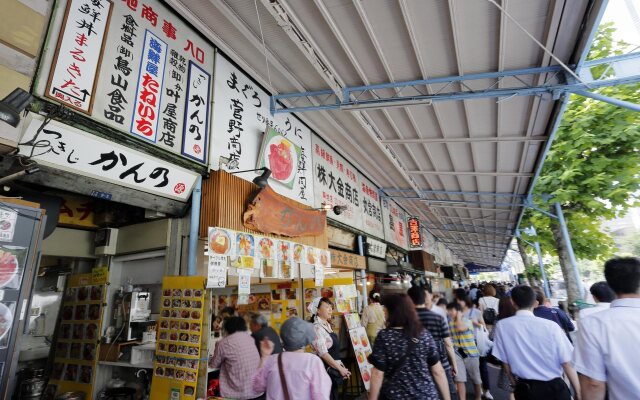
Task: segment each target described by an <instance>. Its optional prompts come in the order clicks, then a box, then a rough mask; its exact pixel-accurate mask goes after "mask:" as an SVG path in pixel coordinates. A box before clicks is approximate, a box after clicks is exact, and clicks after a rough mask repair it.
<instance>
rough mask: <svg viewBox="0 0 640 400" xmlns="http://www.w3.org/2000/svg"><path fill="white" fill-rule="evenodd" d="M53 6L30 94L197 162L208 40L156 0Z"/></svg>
mask: <svg viewBox="0 0 640 400" xmlns="http://www.w3.org/2000/svg"><path fill="white" fill-rule="evenodd" d="M56 6H57V7H56V10H55V11H54V16H53V21H52V25H51V29H50V32H49V37H48V43H50V44H51V48H52V49H55V51H51V52H45V53H44V56H43V61H42V68H41V72H40V76H39V80H38V85H37V88H36V93H38V94H39V95H44V96H47V97H49V98H51V99H52V100H55V101H57V102H59V103H61V104H63V105H65V106H67V107H71V108H73V109H75V110H77V111H79V112H82V113H85V114H87V115H88V116H89V117H90V118H92V119H95V120H97V121H99V122H101V123H103V124H106V125H108V126H110V127H112V128H115V129H118V130H120V131H123V132H126V133H127V134H129V135H132V136H135V137H137V138H140V139H142V140H145V141H148V142H150V143H153V144H154V145H157V146H160V147H162V148H164V149H166V150H169V151H172V152H174V153H177V154H181V155H183V156H185V157H188V158H191V159H193V160H194V161H197V162H199V163H202V164H205V163H206V162H207V151H208V147H209V135H210V120H211V112H210V109H211V106H210V105H211V90H212V87H213V57H214V49H213V46H212V45H211V44H209V43H208V42H207V41H206V40H205V39H203V38H202V37H201V36H200V35H199V34H198V33H197V32H196V31H195V30H194V29H193V28H191V27H190V26H189V25H187V24H186V23H185V22H183V21H182V19H180V18H179V17H178V16H177V15H175V14H174V13H173V12H172V11H171V10H169V9H168V8H167V7H166V6H165V5H163V2H161V1H159V0H136V1H130V0H128V1H121V0H66V1H64V0H62V1H59V2H56ZM56 44H57V45H56Z"/></svg>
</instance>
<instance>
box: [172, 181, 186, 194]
mask: <svg viewBox="0 0 640 400" xmlns="http://www.w3.org/2000/svg"><path fill="white" fill-rule="evenodd" d="M185 190H187V187H186V186H185V185H184V183H182V182H180V183H178V184H176V185H175V186H174V187H173V191H174V192H175V193H176V194H182V193H184V191H185Z"/></svg>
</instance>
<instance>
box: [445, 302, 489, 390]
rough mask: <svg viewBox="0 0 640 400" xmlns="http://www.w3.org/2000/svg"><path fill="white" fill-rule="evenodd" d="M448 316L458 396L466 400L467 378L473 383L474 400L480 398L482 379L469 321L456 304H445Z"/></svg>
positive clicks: (478, 357)
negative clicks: (454, 354) (453, 350)
mask: <svg viewBox="0 0 640 400" xmlns="http://www.w3.org/2000/svg"><path fill="white" fill-rule="evenodd" d="M447 314H448V315H449V319H450V322H449V330H450V331H451V338H452V339H453V347H454V349H455V353H456V367H457V368H456V369H457V371H458V373H457V375H456V377H455V380H456V386H457V387H458V395H459V396H460V398H461V399H466V398H467V397H466V395H467V389H466V383H467V376H468V377H469V379H471V382H472V383H473V388H474V391H475V397H474V399H475V400H480V399H481V398H482V379H481V378H480V353H479V352H478V347H477V346H476V340H475V338H474V336H473V325H472V323H471V321H469V320H468V319H465V318H464V315H463V312H462V307H460V304H458V303H457V302H455V301H454V302H452V303H449V304H447Z"/></svg>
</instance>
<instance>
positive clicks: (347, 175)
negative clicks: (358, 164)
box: [313, 135, 363, 230]
mask: <svg viewBox="0 0 640 400" xmlns="http://www.w3.org/2000/svg"><path fill="white" fill-rule="evenodd" d="M358 175H359V174H358V172H357V171H356V169H355V168H354V167H353V166H352V165H351V164H349V163H348V162H347V161H346V160H345V159H344V158H342V157H341V156H340V155H339V154H338V153H337V152H336V151H334V150H333V149H332V148H331V147H329V146H328V145H327V144H326V143H325V142H324V141H323V140H322V139H320V138H319V137H318V136H317V135H313V178H314V180H313V181H314V192H315V197H316V207H318V208H319V207H321V206H322V203H324V204H329V205H331V206H346V209H345V210H344V211H343V212H342V213H341V214H340V215H336V214H335V213H334V212H333V211H329V212H328V213H327V217H329V218H331V219H334V220H336V221H339V222H342V223H343V224H345V225H348V226H350V227H352V228H355V229H360V230H362V225H363V223H362V218H363V212H362V200H363V198H362V193H361V191H360V190H361V185H360V179H359V176H358Z"/></svg>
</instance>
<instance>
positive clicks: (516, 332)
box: [492, 285, 580, 400]
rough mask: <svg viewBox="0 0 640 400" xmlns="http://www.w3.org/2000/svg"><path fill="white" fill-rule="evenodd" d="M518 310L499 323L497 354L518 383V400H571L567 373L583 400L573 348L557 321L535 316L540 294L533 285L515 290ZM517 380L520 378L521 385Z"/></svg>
mask: <svg viewBox="0 0 640 400" xmlns="http://www.w3.org/2000/svg"><path fill="white" fill-rule="evenodd" d="M511 299H512V300H513V302H514V304H515V306H516V308H517V309H518V311H517V312H516V315H515V316H513V317H511V318H505V319H503V320H500V321H499V322H498V323H497V324H496V328H495V329H496V332H495V339H494V341H493V353H492V354H493V355H494V356H495V357H496V358H498V359H499V360H500V361H502V363H503V366H504V369H505V371H506V372H507V376H509V378H510V380H511V382H512V384H515V391H514V395H515V398H516V400H570V399H571V393H570V392H569V388H568V387H567V385H566V383H565V382H564V380H563V379H562V373H563V372H564V373H565V374H566V375H567V377H568V378H569V381H570V382H571V385H572V386H573V388H574V391H575V393H576V396H575V399H577V400H580V387H579V383H578V376H577V374H576V372H575V371H574V369H573V367H572V366H571V363H570V361H571V353H572V351H573V346H572V345H571V342H569V339H567V336H566V335H565V334H564V332H563V331H562V329H560V327H559V326H558V324H556V323H555V322H553V321H549V320H547V319H544V318H537V317H535V316H534V315H533V306H534V305H535V302H536V295H535V293H534V291H533V289H531V288H530V287H529V286H524V285H520V286H516V287H515V288H514V289H513V290H512V291H511ZM514 377H517V378H518V379H517V382H516V380H515V378H514Z"/></svg>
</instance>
